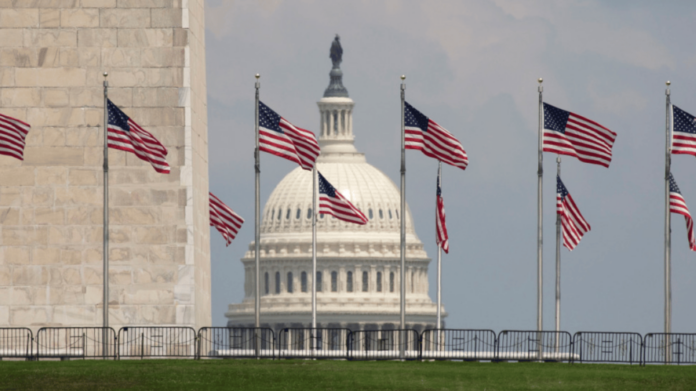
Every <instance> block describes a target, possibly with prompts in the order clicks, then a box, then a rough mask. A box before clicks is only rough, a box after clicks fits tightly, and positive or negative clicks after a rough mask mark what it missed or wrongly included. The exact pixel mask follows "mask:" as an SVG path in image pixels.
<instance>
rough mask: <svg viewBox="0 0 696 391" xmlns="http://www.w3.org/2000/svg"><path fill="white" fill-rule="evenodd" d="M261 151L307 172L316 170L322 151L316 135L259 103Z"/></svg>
mask: <svg viewBox="0 0 696 391" xmlns="http://www.w3.org/2000/svg"><path fill="white" fill-rule="evenodd" d="M259 149H260V150H262V151H264V152H268V153H271V154H273V155H276V156H279V157H282V158H285V159H288V160H290V161H293V162H295V163H297V164H299V165H300V167H302V168H303V169H305V170H311V169H312V168H314V162H315V161H316V160H317V156H319V151H320V150H319V143H317V138H316V136H314V133H312V132H310V131H309V130H306V129H302V128H298V127H297V126H295V125H293V124H291V123H290V122H288V121H287V120H286V119H285V118H283V117H281V116H280V115H279V114H278V113H276V112H275V111H273V110H271V108H270V107H268V106H266V105H265V104H263V102H259Z"/></svg>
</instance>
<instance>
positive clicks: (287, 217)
mask: <svg viewBox="0 0 696 391" xmlns="http://www.w3.org/2000/svg"><path fill="white" fill-rule="evenodd" d="M285 220H290V208H288V213H286V214H285Z"/></svg>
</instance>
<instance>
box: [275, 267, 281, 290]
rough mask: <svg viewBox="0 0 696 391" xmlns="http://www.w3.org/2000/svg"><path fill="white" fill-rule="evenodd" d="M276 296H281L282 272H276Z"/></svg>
mask: <svg viewBox="0 0 696 391" xmlns="http://www.w3.org/2000/svg"><path fill="white" fill-rule="evenodd" d="M275 283H276V294H280V272H276V281H275Z"/></svg>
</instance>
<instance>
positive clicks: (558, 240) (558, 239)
mask: <svg viewBox="0 0 696 391" xmlns="http://www.w3.org/2000/svg"><path fill="white" fill-rule="evenodd" d="M556 164H557V173H558V174H557V175H558V177H559V178H560V177H561V156H560V155H559V156H557V157H556ZM560 331H561V215H559V214H558V213H556V353H558V345H559V337H560Z"/></svg>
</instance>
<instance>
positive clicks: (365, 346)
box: [348, 330, 420, 360]
mask: <svg viewBox="0 0 696 391" xmlns="http://www.w3.org/2000/svg"><path fill="white" fill-rule="evenodd" d="M402 352H403V354H402ZM401 358H403V359H406V360H417V359H420V335H418V332H417V331H415V330H360V331H352V332H351V333H350V334H349V335H348V359H350V360H397V359H401Z"/></svg>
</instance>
